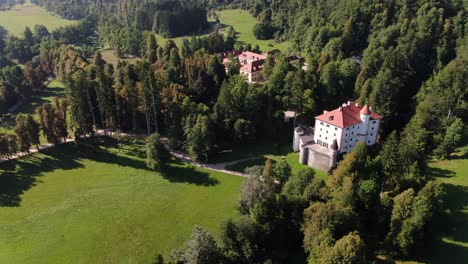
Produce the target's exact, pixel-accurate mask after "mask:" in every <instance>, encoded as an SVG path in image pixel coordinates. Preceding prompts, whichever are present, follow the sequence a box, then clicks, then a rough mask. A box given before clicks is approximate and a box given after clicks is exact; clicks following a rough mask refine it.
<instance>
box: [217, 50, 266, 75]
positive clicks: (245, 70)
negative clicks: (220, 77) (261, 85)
mask: <svg viewBox="0 0 468 264" xmlns="http://www.w3.org/2000/svg"><path fill="white" fill-rule="evenodd" d="M220 56H221V58H222V59H223V64H224V66H225V68H226V72H227V70H228V68H229V65H230V64H231V63H232V61H231V59H230V58H229V57H232V58H235V59H237V61H238V62H239V66H240V68H239V73H240V74H241V75H242V76H244V77H245V78H246V80H247V81H248V82H251V83H256V82H259V81H261V80H262V74H261V73H262V69H263V64H264V63H265V59H266V55H264V54H257V53H255V52H251V51H244V52H237V51H227V52H222V53H220Z"/></svg>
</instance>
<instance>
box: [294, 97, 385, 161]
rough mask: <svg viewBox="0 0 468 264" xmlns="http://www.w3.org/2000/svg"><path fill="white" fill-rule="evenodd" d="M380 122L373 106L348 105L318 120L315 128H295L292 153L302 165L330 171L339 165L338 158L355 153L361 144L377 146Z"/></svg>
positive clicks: (351, 103) (317, 118)
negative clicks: (340, 154) (297, 154)
mask: <svg viewBox="0 0 468 264" xmlns="http://www.w3.org/2000/svg"><path fill="white" fill-rule="evenodd" d="M381 119H382V117H381V116H380V115H378V114H376V113H373V112H372V108H371V107H370V106H368V105H365V106H363V107H361V106H359V105H358V104H357V103H354V102H350V101H348V102H347V103H345V104H343V105H342V106H340V107H339V108H337V109H335V110H333V111H324V112H323V114H321V115H319V116H316V117H315V127H314V128H307V127H297V128H295V130H294V139H293V149H294V150H295V151H299V152H300V162H301V163H303V164H308V165H309V166H311V167H314V168H318V169H322V170H330V169H331V168H332V167H333V166H335V165H336V156H337V155H338V154H339V153H345V152H350V151H352V150H353V148H354V146H356V144H357V143H358V142H360V141H363V142H365V143H366V144H367V145H369V146H371V145H374V144H375V143H376V142H377V136H378V134H379V129H380V120H381Z"/></svg>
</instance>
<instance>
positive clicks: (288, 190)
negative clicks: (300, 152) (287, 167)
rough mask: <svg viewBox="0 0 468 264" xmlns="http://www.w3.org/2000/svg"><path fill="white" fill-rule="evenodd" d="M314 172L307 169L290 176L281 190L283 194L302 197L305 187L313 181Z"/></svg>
mask: <svg viewBox="0 0 468 264" xmlns="http://www.w3.org/2000/svg"><path fill="white" fill-rule="evenodd" d="M314 175H315V171H314V170H313V169H310V168H307V169H304V170H301V171H300V172H299V173H298V174H295V175H291V177H289V180H288V181H287V182H286V184H285V185H284V188H283V193H284V194H286V195H297V196H302V195H303V194H304V190H305V189H306V187H307V186H308V185H309V184H310V183H311V182H312V180H313V179H314Z"/></svg>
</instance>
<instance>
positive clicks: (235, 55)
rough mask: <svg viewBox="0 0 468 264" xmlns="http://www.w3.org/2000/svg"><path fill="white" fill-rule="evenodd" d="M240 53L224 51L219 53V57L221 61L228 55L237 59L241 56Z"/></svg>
mask: <svg viewBox="0 0 468 264" xmlns="http://www.w3.org/2000/svg"><path fill="white" fill-rule="evenodd" d="M241 53H242V52H240V51H224V52H220V53H219V56H220V57H221V59H225V58H227V57H228V56H229V55H232V56H233V57H237V56H239V55H240V54H241Z"/></svg>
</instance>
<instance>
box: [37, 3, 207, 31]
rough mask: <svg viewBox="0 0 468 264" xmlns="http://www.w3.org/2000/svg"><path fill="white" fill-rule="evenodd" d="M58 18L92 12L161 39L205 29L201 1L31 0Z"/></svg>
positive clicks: (205, 18)
mask: <svg viewBox="0 0 468 264" xmlns="http://www.w3.org/2000/svg"><path fill="white" fill-rule="evenodd" d="M33 2H34V3H36V4H38V5H40V6H43V7H45V8H46V9H47V10H49V11H52V12H54V13H56V14H58V15H60V16H62V17H65V18H69V19H82V18H84V17H86V16H87V15H90V14H93V13H101V14H102V13H106V14H111V15H113V16H115V19H116V20H117V21H118V25H120V26H126V27H135V28H137V29H138V30H142V31H143V30H152V31H154V32H156V33H158V34H161V35H163V36H165V37H178V36H185V35H192V34H197V33H199V32H201V31H203V30H204V29H206V28H207V27H208V21H207V11H206V8H205V7H206V6H205V4H204V1H200V0H189V1H174V0H151V1H139V0H70V1H61V0H34V1H33ZM116 26H117V25H116Z"/></svg>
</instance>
